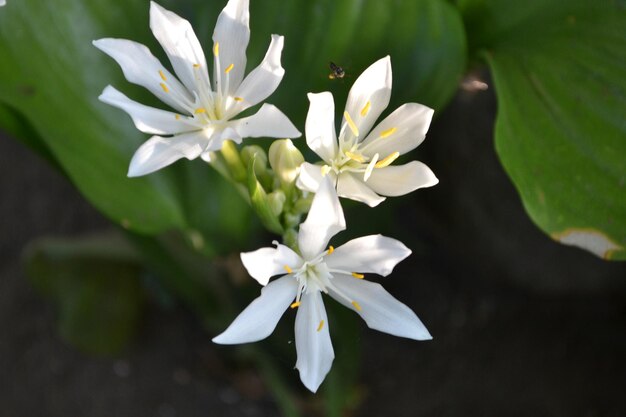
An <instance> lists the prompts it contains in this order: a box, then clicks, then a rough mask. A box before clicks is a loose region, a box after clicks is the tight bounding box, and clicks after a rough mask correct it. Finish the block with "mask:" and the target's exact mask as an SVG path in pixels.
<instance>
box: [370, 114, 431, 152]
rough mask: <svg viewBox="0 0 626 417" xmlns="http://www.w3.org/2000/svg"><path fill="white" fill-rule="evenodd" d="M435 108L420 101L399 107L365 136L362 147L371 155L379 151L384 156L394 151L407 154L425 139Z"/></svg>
mask: <svg viewBox="0 0 626 417" xmlns="http://www.w3.org/2000/svg"><path fill="white" fill-rule="evenodd" d="M434 112H435V111H434V110H433V109H431V108H429V107H426V106H423V105H421V104H418V103H407V104H404V105H402V106H400V107H398V108H397V109H396V110H395V111H394V112H393V113H391V114H390V115H389V116H387V117H386V118H385V120H383V121H382V122H380V123H379V124H378V126H376V127H375V128H374V130H372V132H371V133H370V134H369V135H368V136H367V138H365V140H364V141H363V144H362V145H361V147H360V150H361V152H363V154H365V155H367V156H369V157H371V156H373V155H374V154H376V153H378V154H380V155H381V156H382V157H383V158H384V157H385V156H387V155H389V154H391V153H393V152H400V155H402V154H405V153H407V152H409V151H411V150H413V149H415V148H417V147H418V145H419V144H420V143H422V142H423V141H424V138H425V137H426V132H428V127H429V126H430V121H431V120H432V118H433V114H434Z"/></svg>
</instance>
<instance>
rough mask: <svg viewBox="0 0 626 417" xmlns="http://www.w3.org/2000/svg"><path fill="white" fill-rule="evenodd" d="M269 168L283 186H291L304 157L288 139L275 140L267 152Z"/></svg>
mask: <svg viewBox="0 0 626 417" xmlns="http://www.w3.org/2000/svg"><path fill="white" fill-rule="evenodd" d="M269 160H270V166H271V167H272V169H273V170H274V172H275V173H276V175H277V176H278V178H279V179H280V181H281V182H282V183H283V184H292V183H293V182H294V181H295V180H296V177H297V176H298V168H299V167H300V164H302V163H303V162H304V157H303V156H302V154H301V153H300V151H299V150H298V148H296V147H295V146H294V145H293V142H291V140H290V139H281V140H275V141H274V143H272V146H270V151H269Z"/></svg>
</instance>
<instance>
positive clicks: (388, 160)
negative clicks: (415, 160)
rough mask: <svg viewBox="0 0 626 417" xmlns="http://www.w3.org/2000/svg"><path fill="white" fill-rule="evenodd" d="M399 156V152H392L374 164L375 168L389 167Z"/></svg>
mask: <svg viewBox="0 0 626 417" xmlns="http://www.w3.org/2000/svg"><path fill="white" fill-rule="evenodd" d="M399 156H400V152H394V153H392V154H389V155H387V156H386V157H385V158H384V159H381V160H380V161H378V162H377V163H376V168H385V167H386V166H389V165H391V163H392V162H393V161H395V160H396V159H398V157H399Z"/></svg>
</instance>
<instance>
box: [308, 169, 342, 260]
mask: <svg viewBox="0 0 626 417" xmlns="http://www.w3.org/2000/svg"><path fill="white" fill-rule="evenodd" d="M345 228H346V220H345V218H344V216H343V210H342V209H341V204H340V203H339V198H338V197H337V193H336V191H335V187H334V186H333V184H332V183H331V181H330V178H328V177H325V178H324V180H323V181H322V182H321V184H320V186H319V188H318V190H317V193H316V194H315V196H314V197H313V203H311V209H310V210H309V214H308V215H307V218H306V221H305V222H304V223H302V224H301V225H300V232H299V233H298V247H299V248H300V252H301V253H302V255H303V257H304V259H306V260H310V259H313V258H314V257H316V256H317V255H319V254H320V253H322V251H323V250H324V249H325V248H326V245H327V244H328V241H329V240H330V238H331V237H333V236H334V235H336V234H337V233H339V232H340V231H342V230H345Z"/></svg>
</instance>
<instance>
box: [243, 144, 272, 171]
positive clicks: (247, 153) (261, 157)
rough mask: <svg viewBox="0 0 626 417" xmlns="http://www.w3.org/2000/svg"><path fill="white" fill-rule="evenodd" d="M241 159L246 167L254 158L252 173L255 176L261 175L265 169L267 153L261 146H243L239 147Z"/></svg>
mask: <svg viewBox="0 0 626 417" xmlns="http://www.w3.org/2000/svg"><path fill="white" fill-rule="evenodd" d="M241 159H242V160H243V163H244V165H245V166H246V168H247V167H248V165H250V164H251V163H252V160H254V161H255V162H254V173H255V175H256V176H260V175H262V174H263V173H264V172H265V171H266V170H267V155H266V154H265V151H264V150H263V148H261V147H260V146H257V145H248V146H244V147H243V148H242V149H241Z"/></svg>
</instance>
